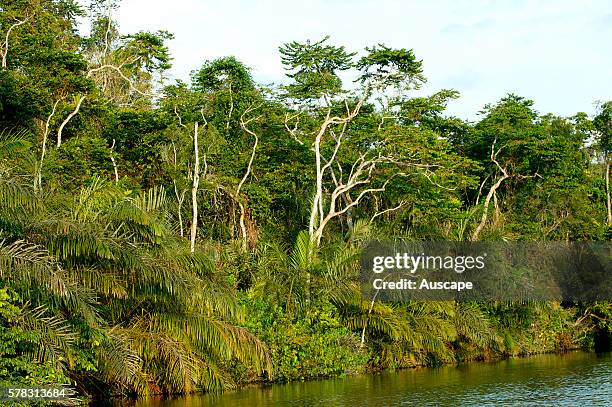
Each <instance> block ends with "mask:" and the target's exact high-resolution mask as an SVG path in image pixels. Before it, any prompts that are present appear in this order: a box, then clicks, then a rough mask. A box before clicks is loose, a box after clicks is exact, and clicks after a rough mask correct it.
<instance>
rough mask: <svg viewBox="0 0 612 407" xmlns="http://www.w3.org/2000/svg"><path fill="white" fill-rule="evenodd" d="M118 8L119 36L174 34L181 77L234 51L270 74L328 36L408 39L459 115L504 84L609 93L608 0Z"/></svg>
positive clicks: (557, 103) (555, 92) (563, 95)
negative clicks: (294, 45) (290, 53)
mask: <svg viewBox="0 0 612 407" xmlns="http://www.w3.org/2000/svg"><path fill="white" fill-rule="evenodd" d="M116 17H117V18H118V21H119V24H120V29H121V31H122V32H123V33H127V32H133V31H138V30H150V31H154V30H157V29H166V30H168V31H170V32H172V33H174V35H175V39H174V40H173V41H171V42H170V44H169V45H170V49H171V52H172V55H173V57H174V61H173V64H174V67H173V68H172V76H173V77H175V78H181V79H184V80H187V79H188V77H189V72H190V71H191V70H194V69H197V68H198V67H199V66H200V65H201V64H202V62H203V61H204V60H206V59H213V58H217V57H221V56H226V55H235V56H236V57H237V58H239V59H240V60H242V61H243V62H244V63H246V64H247V65H248V66H249V67H251V68H252V69H253V73H254V76H255V78H256V79H257V80H259V81H261V82H266V83H268V82H277V83H278V82H280V81H282V80H283V78H284V71H283V69H282V66H281V64H280V58H279V55H278V51H277V50H278V46H279V45H281V44H283V43H285V42H288V41H292V40H298V41H304V40H306V39H312V40H316V39H320V38H321V37H323V36H324V35H326V34H329V35H331V37H332V41H333V42H334V43H336V44H338V45H346V46H347V48H348V49H349V50H354V51H359V50H362V49H363V48H364V46H371V45H374V44H376V43H385V44H387V45H389V46H393V47H405V48H413V49H414V52H415V54H416V55H417V57H418V58H421V59H423V61H424V69H425V75H426V76H427V78H428V84H427V85H426V86H425V87H424V88H423V90H422V91H421V92H420V93H433V92H435V91H436V90H438V89H441V88H453V89H456V90H458V91H459V92H460V93H461V98H460V99H459V100H457V101H454V102H452V104H451V105H450V106H449V113H452V114H455V115H458V116H460V117H462V118H467V119H475V118H476V117H477V116H476V112H477V111H478V110H480V109H481V108H482V107H483V105H484V104H486V103H489V102H493V101H496V100H498V99H499V98H500V97H502V96H503V95H505V94H506V93H508V92H514V93H517V94H519V95H521V96H525V97H528V98H531V99H534V100H535V102H536V109H537V110H539V111H540V112H542V113H545V112H552V113H556V114H559V115H571V114H573V113H575V112H577V111H586V112H588V113H589V114H591V113H593V112H594V102H595V101H597V100H611V99H612V2H610V1H609V0H601V1H568V0H558V1H542V0H541V1H507V2H504V1H485V0H473V1H452V0H448V1H399V0H377V1H374V0H372V1H365V0H352V1H350V0H328V1H323V0H312V1H292V0H286V1H281V0H260V1H238V0H216V1H210V0H173V1H169V0H123V2H122V5H121V8H120V9H119V10H118V12H117V15H116Z"/></svg>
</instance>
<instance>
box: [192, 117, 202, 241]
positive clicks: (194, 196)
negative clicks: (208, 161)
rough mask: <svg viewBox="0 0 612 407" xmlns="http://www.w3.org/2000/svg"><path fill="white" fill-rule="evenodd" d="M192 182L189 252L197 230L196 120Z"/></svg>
mask: <svg viewBox="0 0 612 407" xmlns="http://www.w3.org/2000/svg"><path fill="white" fill-rule="evenodd" d="M193 150H194V165H193V184H192V187H191V203H192V212H193V217H192V220H191V253H193V252H195V241H196V233H197V231H198V186H199V185H200V152H199V147H198V122H195V127H194V131H193Z"/></svg>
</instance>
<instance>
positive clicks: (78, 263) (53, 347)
mask: <svg viewBox="0 0 612 407" xmlns="http://www.w3.org/2000/svg"><path fill="white" fill-rule="evenodd" d="M108 4H109V2H107V1H95V0H94V1H92V2H91V3H90V4H89V5H88V6H83V5H82V4H80V3H77V2H75V1H74V0H2V1H0V34H1V35H0V58H1V66H0V387H7V386H30V387H31V386H52V385H56V384H67V385H70V386H71V387H73V388H74V389H76V392H77V393H78V395H79V396H78V398H77V400H76V402H77V403H87V402H89V401H91V400H96V399H105V398H110V397H115V396H121V397H130V398H141V399H146V398H148V397H153V396H156V395H166V396H170V395H179V394H189V393H210V392H222V391H225V390H229V389H236V388H239V387H243V386H246V385H255V384H257V385H266V384H270V383H285V382H293V381H305V380H309V379H318V378H325V377H344V376H350V375H356V374H371V373H376V372H381V371H385V370H389V369H406V368H417V367H433V366H440V365H445V364H455V363H459V362H469V361H489V360H497V359H506V358H511V357H519V356H527V355H532V354H536V353H554V352H566V351H570V350H575V349H583V350H588V351H595V350H610V347H611V344H612V302H606V301H597V302H571V301H467V302H465V301H423V302H420V301H408V302H390V301H370V299H368V298H364V297H363V296H362V293H361V291H360V271H361V269H360V256H361V253H362V250H363V247H364V245H365V244H367V242H369V241H372V240H379V241H393V240H398V239H403V240H409V241H457V242H461V241H465V242H476V241H569V242H574V241H609V240H610V239H611V238H612V203H611V197H610V164H611V163H612V156H611V155H612V101H605V100H603V101H597V100H593V103H597V105H596V114H587V113H584V112H576V113H575V114H574V115H572V116H569V117H560V116H557V115H554V114H547V113H542V112H539V111H537V110H536V109H535V107H534V103H535V102H537V101H535V102H534V101H532V100H529V99H528V98H525V97H522V96H521V95H517V94H512V93H510V94H506V95H503V94H501V95H499V99H498V100H492V101H490V103H489V104H487V105H485V106H483V107H482V110H481V111H480V112H478V116H477V117H478V119H477V120H475V121H467V120H463V119H460V118H458V117H455V116H453V115H450V114H447V112H446V109H447V104H448V103H450V102H451V101H454V100H459V101H460V100H461V99H460V98H461V96H460V94H459V92H458V91H457V90H454V89H439V90H437V91H436V92H434V93H431V94H428V95H423V94H421V93H418V91H419V89H421V87H422V86H423V85H424V84H425V83H426V81H427V71H426V69H424V65H423V64H424V61H423V60H422V59H421V58H420V57H419V52H418V51H419V50H418V49H412V48H411V45H410V44H406V48H391V47H388V46H386V45H385V44H364V46H363V48H362V49H348V48H346V47H345V46H343V45H342V44H338V43H336V42H335V41H334V38H333V37H322V38H312V39H310V40H308V39H306V38H301V39H300V38H298V39H296V40H295V41H292V42H286V43H281V44H276V46H277V47H278V48H277V49H278V54H277V55H276V58H278V60H280V61H282V64H283V66H284V68H285V73H286V78H285V80H284V82H283V83H281V84H262V83H258V82H257V81H256V80H255V79H254V77H253V75H252V69H251V68H250V67H248V66H247V65H245V64H244V63H243V62H241V61H240V60H239V59H238V58H236V57H234V56H231V50H230V51H229V52H228V53H229V55H228V56H226V57H222V58H217V59H213V60H204V61H201V64H200V65H199V66H193V67H190V69H192V73H191V76H190V79H189V80H188V81H183V80H169V79H168V77H167V72H168V70H169V69H170V68H171V66H172V63H173V58H172V50H171V49H169V47H168V41H169V40H171V39H172V38H173V34H172V33H170V32H167V31H163V30H160V31H151V32H135V33H124V32H120V31H119V28H118V25H117V24H116V21H115V20H114V18H113V17H114V14H110V13H109V12H108V10H109V6H108ZM113 4H114V3H113ZM113 7H114V6H113ZM83 19H86V20H87V25H88V31H87V34H83V33H82V30H80V29H79V21H82V20H83ZM210 40H211V41H213V40H214V39H210ZM588 108H589V106H585V110H587V109H588ZM0 403H2V401H1V400H0ZM22 403H23V404H24V405H28V404H27V403H28V402H27V401H22ZM11 405H12V404H11Z"/></svg>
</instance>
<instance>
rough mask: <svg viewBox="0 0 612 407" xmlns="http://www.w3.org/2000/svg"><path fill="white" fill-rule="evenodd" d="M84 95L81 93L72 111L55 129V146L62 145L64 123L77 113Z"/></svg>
mask: <svg viewBox="0 0 612 407" xmlns="http://www.w3.org/2000/svg"><path fill="white" fill-rule="evenodd" d="M85 98H86V95H83V96H81V97H80V98H79V100H78V102H77V104H76V107H75V108H74V110H73V111H72V112H70V114H69V115H68V117H66V119H65V120H64V121H63V122H62V124H61V125H60V127H59V129H58V130H57V147H58V148H59V147H60V146H61V145H62V132H63V131H64V127H66V125H67V124H68V122H69V121H70V120H71V119H72V118H73V117H74V116H76V115H77V113H79V110H80V109H81V104H82V103H83V101H84V100H85Z"/></svg>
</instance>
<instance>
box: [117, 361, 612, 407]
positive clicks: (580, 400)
mask: <svg viewBox="0 0 612 407" xmlns="http://www.w3.org/2000/svg"><path fill="white" fill-rule="evenodd" d="M106 405H107V406H108V405H109V404H106ZM412 405H414V406H441V405H442V406H444V405H453V406H454V405H465V406H474V405H478V406H498V405H510V406H514V405H515V406H543V405H544V406H549V405H550V406H553V405H554V406H561V405H567V406H576V405H585V406H586V405H588V406H596V405H602V406H605V405H612V355H611V354H604V355H601V354H600V355H597V354H594V353H585V352H572V353H568V354H564V355H539V356H533V357H529V358H522V359H511V360H505V361H500V362H491V363H468V364H463V365H459V366H443V367H439V368H425V369H410V370H402V371H397V372H385V373H382V374H378V375H363V376H353V377H347V378H343V379H330V380H321V381H311V382H303V383H290V384H285V385H273V386H267V387H262V388H249V389H242V390H237V391H233V392H227V393H224V394H218V395H213V394H206V395H197V396H190V397H182V398H177V399H171V400H161V399H153V400H147V401H141V402H133V401H121V400H115V401H114V402H113V403H111V404H110V406H112V407H144V406H153V407H207V406H220V407H229V406H232V407H234V406H347V407H358V406H412Z"/></svg>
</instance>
